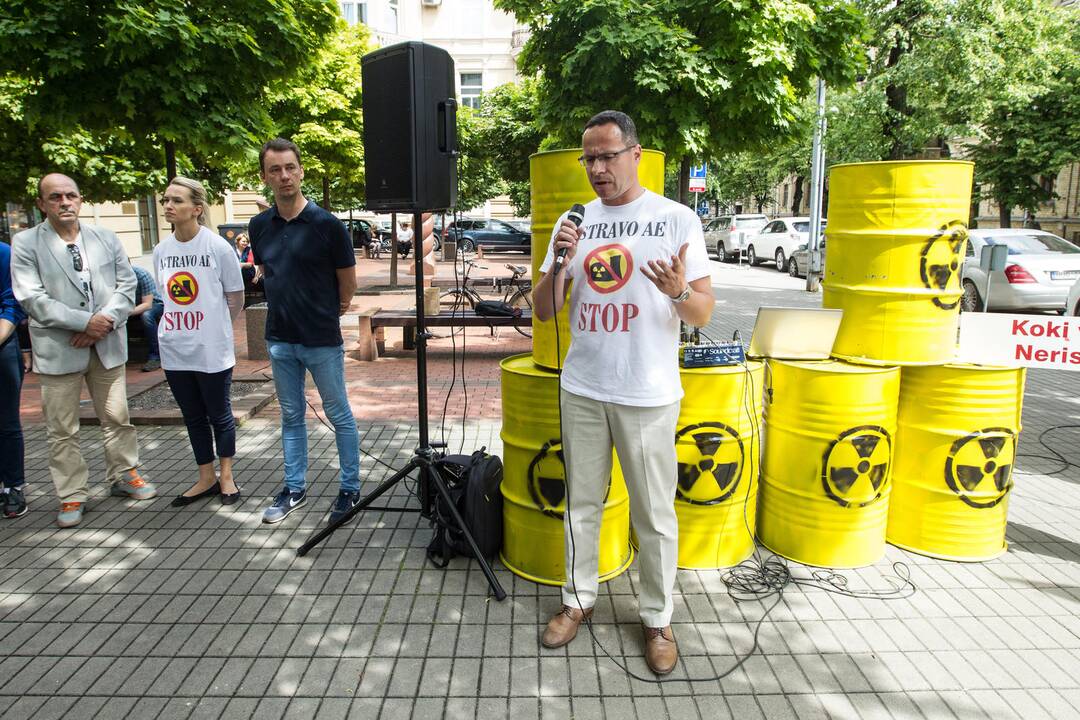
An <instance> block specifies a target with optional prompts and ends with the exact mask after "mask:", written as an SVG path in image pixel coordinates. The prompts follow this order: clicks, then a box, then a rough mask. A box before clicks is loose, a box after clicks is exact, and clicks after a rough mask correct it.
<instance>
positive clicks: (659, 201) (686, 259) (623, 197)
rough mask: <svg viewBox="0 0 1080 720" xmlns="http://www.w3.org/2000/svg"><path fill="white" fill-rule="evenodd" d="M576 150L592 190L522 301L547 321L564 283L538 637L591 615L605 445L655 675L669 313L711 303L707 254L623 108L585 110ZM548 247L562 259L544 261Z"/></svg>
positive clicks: (670, 423) (664, 634)
mask: <svg viewBox="0 0 1080 720" xmlns="http://www.w3.org/2000/svg"><path fill="white" fill-rule="evenodd" d="M579 161H580V162H581V164H582V166H584V168H585V172H586V173H587V174H588V179H589V183H590V185H591V186H592V188H593V191H594V192H595V193H596V195H597V198H596V199H595V200H592V201H591V202H589V203H588V204H587V205H586V206H585V213H584V220H583V221H582V223H581V225H580V227H577V226H575V225H574V223H573V222H571V221H570V220H568V219H567V217H566V216H565V215H564V216H563V217H562V218H561V220H560V221H559V222H558V223H556V226H555V228H554V230H553V232H552V238H551V245H550V246H549V248H548V252H547V257H546V258H545V259H544V263H543V265H542V266H541V268H540V269H541V272H542V276H541V279H540V282H539V283H537V285H536V287H535V289H534V291H533V303H534V312H535V313H536V316H537V317H538V318H540V319H541V320H547V319H549V318H551V317H553V316H554V315H555V313H557V312H558V311H559V310H560V309H561V308H562V306H563V304H564V302H565V300H564V298H565V290H566V286H567V284H569V285H570V300H569V302H570V319H571V321H570V327H571V336H572V338H573V342H572V343H570V349H569V353H568V354H567V356H566V361H565V364H564V368H563V371H562V376H561V380H560V388H561V395H560V412H561V413H562V422H563V450H564V453H565V460H566V478H567V480H566V483H567V488H566V492H567V501H566V506H567V509H566V513H565V515H564V516H565V527H566V532H567V539H566V543H565V546H566V568H567V576H568V580H567V582H566V583H565V585H564V586H563V590H562V607H561V609H560V610H559V612H558V613H556V614H555V615H554V617H552V619H551V620H550V622H548V624H547V627H546V628H545V629H544V632H543V636H542V638H541V641H542V643H543V645H544V646H545V647H548V648H557V647H562V646H563V645H566V644H567V643H569V642H570V641H571V640H573V639H574V637H576V635H577V631H578V628H579V626H580V625H581V623H582V622H583V621H584V620H585V619H586V618H588V617H590V616H591V615H592V611H593V605H594V603H595V601H596V594H597V590H598V587H599V581H598V562H599V560H598V548H599V538H600V517H601V513H602V511H603V509H604V496H605V493H606V490H607V485H608V482H609V478H610V476H611V462H612V461H611V448H612V446H613V445H614V447H615V449H616V451H617V452H618V454H619V460H620V464H621V467H622V472H623V476H624V477H625V478H626V486H627V491H628V492H629V495H630V517H631V519H632V521H633V524H634V530H635V532H636V533H637V537H638V540H639V542H640V545H639V557H640V563H641V564H640V578H641V594H640V599H639V615H640V618H641V622H642V626H643V630H644V640H645V661H646V663H647V664H648V666H649V668H650V669H651V670H652V671H653V672H654V673H656V674H657V675H665V674H667V673H669V672H671V671H672V670H673V669H674V667H675V665H676V663H677V662H678V647H677V645H676V642H675V636H674V634H673V633H672V630H671V615H672V597H671V593H672V588H673V586H674V584H675V571H676V560H677V555H678V552H677V551H678V521H677V519H676V516H675V505H674V501H675V483H676V471H677V459H676V455H675V444H674V438H675V424H676V421H677V420H678V416H679V403H680V400H681V398H682V394H683V393H682V385H681V383H680V380H679V367H678V339H679V322H680V320H681V321H683V322H685V323H687V324H688V325H694V326H698V327H700V326H703V325H705V324H707V323H708V321H709V317H710V316H711V314H712V309H713V305H714V303H715V298H714V297H713V294H712V281H711V271H710V267H709V259H708V255H707V253H706V250H705V240H704V236H703V234H702V230H701V223H700V222H699V221H698V219H697V216H696V215H695V214H694V211H693V210H692V209H690V208H688V207H686V206H685V205H682V204H680V203H677V202H674V201H672V200H668V199H666V198H664V197H662V196H660V195H657V194H656V193H653V192H651V191H649V190H647V189H646V188H644V187H642V186H641V184H640V182H639V181H638V164H639V163H640V161H641V145H640V144H639V143H638V134H637V129H636V127H635V126H634V122H633V120H632V119H631V118H630V117H629V116H627V115H626V114H625V113H622V112H618V111H613V110H608V111H604V112H601V113H599V114H597V115H595V116H593V117H592V118H591V119H590V120H589V121H588V122H587V123H586V124H585V129H584V134H583V136H582V155H581V157H580V158H579ZM561 250H565V251H566V264H565V268H564V269H563V270H562V271H559V272H552V268H553V264H554V258H555V256H556V254H557V253H558V252H559V251H561ZM553 291H554V298H553ZM569 340H570V338H567V341H569Z"/></svg>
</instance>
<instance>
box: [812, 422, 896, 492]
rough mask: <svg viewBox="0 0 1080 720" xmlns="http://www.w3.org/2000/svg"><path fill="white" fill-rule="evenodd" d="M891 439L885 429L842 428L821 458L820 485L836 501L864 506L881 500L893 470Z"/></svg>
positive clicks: (866, 426) (868, 426) (867, 427)
mask: <svg viewBox="0 0 1080 720" xmlns="http://www.w3.org/2000/svg"><path fill="white" fill-rule="evenodd" d="M891 466H892V438H891V437H890V436H889V433H888V431H887V430H885V428H883V427H879V426H877V425H862V426H859V427H853V428H851V429H850V430H845V431H844V432H843V433H841V434H840V436H839V437H838V438H836V440H833V441H832V443H831V444H830V445H829V447H828V449H827V450H825V455H824V456H823V458H822V466H821V467H822V469H821V484H822V486H823V487H824V488H825V494H826V495H828V496H829V497H830V498H832V500H833V501H834V502H836V504H838V505H840V506H842V507H854V508H860V507H866V506H867V505H870V504H871V503H873V502H876V501H877V500H879V499H881V496H882V494H883V493H884V491H885V486H886V485H887V484H888V482H889V476H890V473H891V470H892V467H891Z"/></svg>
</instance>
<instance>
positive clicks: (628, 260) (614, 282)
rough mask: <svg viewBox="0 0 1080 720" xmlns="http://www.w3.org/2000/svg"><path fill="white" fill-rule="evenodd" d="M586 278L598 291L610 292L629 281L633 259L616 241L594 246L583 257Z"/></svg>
mask: <svg viewBox="0 0 1080 720" xmlns="http://www.w3.org/2000/svg"><path fill="white" fill-rule="evenodd" d="M585 271H586V273H587V276H586V280H588V283H589V286H590V287H591V288H592V289H593V290H595V291H596V292H598V293H612V292H615V291H616V290H618V289H619V288H621V287H622V286H623V285H625V284H626V283H627V282H629V281H630V275H631V274H632V273H633V272H634V259H633V257H631V255H630V251H629V250H627V249H626V248H625V247H624V246H622V245H619V244H618V243H616V244H613V245H603V246H601V247H598V248H596V249H595V250H593V251H592V252H591V253H589V254H588V256H587V257H586V258H585Z"/></svg>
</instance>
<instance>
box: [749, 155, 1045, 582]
mask: <svg viewBox="0 0 1080 720" xmlns="http://www.w3.org/2000/svg"><path fill="white" fill-rule="evenodd" d="M972 170H973V166H972V165H971V164H970V163H965V162H951V161H911V162H881V163H857V164H850V165H837V166H835V167H833V168H832V170H831V172H830V189H829V213H828V218H829V225H828V238H829V242H828V245H827V248H828V249H827V252H828V257H827V260H826V263H825V277H824V278H823V286H824V292H823V305H824V306H825V307H827V308H838V309H841V310H843V311H844V314H843V320H842V322H841V325H840V330H839V333H838V335H837V338H836V342H835V345H834V346H833V357H834V359H833V360H830V361H826V362H783V361H772V362H770V363H769V372H768V374H767V377H766V395H765V417H766V430H765V453H764V458H763V473H762V487H761V499H760V506H759V520H758V530H759V539H760V540H761V541H762V543H763V544H764V545H766V546H767V547H769V548H770V549H772V550H773V551H775V552H777V553H778V554H780V555H783V556H785V557H788V558H791V559H793V560H796V561H799V562H804V563H807V564H811V565H823V566H830V567H856V566H860V565H867V564H870V563H872V562H874V561H876V560H877V559H879V558H880V557H881V556H882V554H883V553H884V549H885V543H886V541H888V542H891V543H893V544H895V545H897V546H899V547H903V548H906V549H909V550H913V551H915V552H919V553H923V554H927V555H932V556H936V557H943V558H951V559H957V560H982V559H986V558H990V557H994V556H995V555H997V554H999V553H1000V552H1002V551H1004V549H1005V515H1006V508H1007V494H1008V491H1009V488H1010V487H1011V485H1012V479H1011V473H1012V464H1013V458H1014V457H1015V452H1016V437H1017V435H1018V433H1019V431H1020V404H1021V399H1022V396H1023V385H1024V372H1023V370H1019V369H1005V368H989V367H981V366H973V365H954V364H952V360H953V357H954V355H955V349H956V335H957V324H958V319H959V305H960V296H961V286H960V275H961V266H962V263H963V258H964V251H965V244H966V242H967V228H966V219H967V217H968V213H969V208H970V190H971V180H972Z"/></svg>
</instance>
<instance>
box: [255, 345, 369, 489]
mask: <svg viewBox="0 0 1080 720" xmlns="http://www.w3.org/2000/svg"><path fill="white" fill-rule="evenodd" d="M266 348H267V350H269V352H270V367H271V368H272V369H273V371H274V386H275V387H276V388H277V395H278V402H279V403H280V404H281V446H282V450H283V452H284V453H285V486H286V487H287V488H289V490H291V491H293V492H299V491H301V490H303V489H304V488H305V487H306V483H305V477H304V476H305V474H306V472H307V462H308V453H307V423H305V422H304V415H305V414H306V413H307V400H306V398H305V395H304V386H305V381H306V376H305V375H304V371H305V370H307V371H308V372H310V373H311V377H312V379H314V380H315V387H316V388H318V390H319V397H320V398H322V405H323V412H324V413H325V414H326V419H327V420H329V421H330V424H331V425H333V426H334V437H335V439H336V441H337V451H338V463H339V465H340V466H341V474H340V479H341V489H342V490H345V491H348V492H358V491H359V490H360V435H359V433H358V432H357V431H356V418H354V417H353V414H352V408H350V407H349V398H348V397H347V395H346V392H345V347H344V346H343V345H336V346H330V347H306V346H304V345H299V344H295V343H285V342H277V341H275V340H267V341H266Z"/></svg>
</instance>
